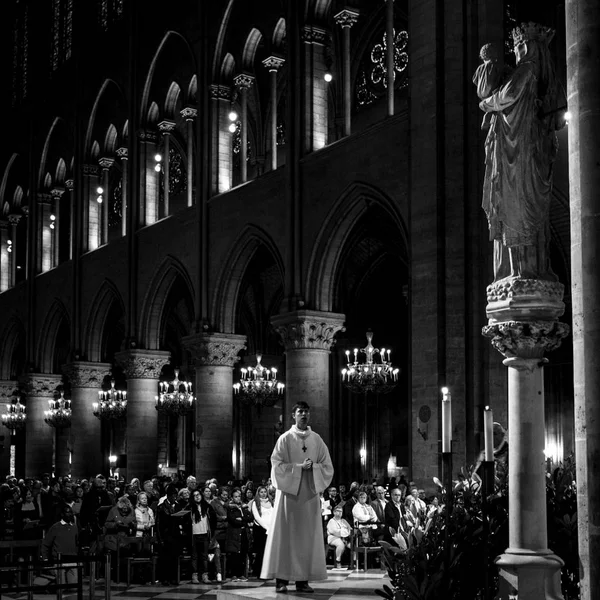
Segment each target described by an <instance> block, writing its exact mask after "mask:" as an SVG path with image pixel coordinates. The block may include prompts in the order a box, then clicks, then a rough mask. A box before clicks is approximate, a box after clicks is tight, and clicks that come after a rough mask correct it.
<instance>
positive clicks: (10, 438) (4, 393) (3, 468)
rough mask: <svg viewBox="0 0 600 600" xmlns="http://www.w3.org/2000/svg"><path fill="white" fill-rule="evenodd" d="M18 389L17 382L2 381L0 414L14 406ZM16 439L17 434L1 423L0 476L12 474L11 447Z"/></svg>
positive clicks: (0, 386)
mask: <svg viewBox="0 0 600 600" xmlns="http://www.w3.org/2000/svg"><path fill="white" fill-rule="evenodd" d="M17 388H18V382H17V381H13V380H11V379H0V414H2V415H4V414H6V412H7V405H8V404H12V402H13V397H14V392H15V391H16V390H17ZM25 414H27V413H25ZM16 437H17V433H14V434H13V432H12V431H11V430H10V429H8V428H7V427H4V426H3V425H2V423H0V476H2V475H8V473H9V472H10V451H11V446H12V445H13V444H15V442H16ZM15 462H16V461H15Z"/></svg>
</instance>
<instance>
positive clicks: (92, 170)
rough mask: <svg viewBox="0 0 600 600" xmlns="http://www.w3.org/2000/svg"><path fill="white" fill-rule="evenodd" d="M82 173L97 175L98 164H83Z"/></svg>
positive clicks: (98, 170)
mask: <svg viewBox="0 0 600 600" xmlns="http://www.w3.org/2000/svg"><path fill="white" fill-rule="evenodd" d="M83 174H84V175H92V176H96V177H98V175H100V167H99V166H98V165H90V164H85V165H83Z"/></svg>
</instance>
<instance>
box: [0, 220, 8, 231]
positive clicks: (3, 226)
mask: <svg viewBox="0 0 600 600" xmlns="http://www.w3.org/2000/svg"><path fill="white" fill-rule="evenodd" d="M0 229H1V230H2V231H8V221H5V220H4V219H0Z"/></svg>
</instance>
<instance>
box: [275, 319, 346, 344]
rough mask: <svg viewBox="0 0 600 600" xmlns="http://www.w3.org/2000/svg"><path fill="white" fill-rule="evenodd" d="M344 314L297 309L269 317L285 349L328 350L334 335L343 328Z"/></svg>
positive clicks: (333, 341) (332, 342) (333, 340)
mask: <svg viewBox="0 0 600 600" xmlns="http://www.w3.org/2000/svg"><path fill="white" fill-rule="evenodd" d="M345 319H346V317H345V315H342V314H339V313H330V312H319V311H311V310H297V311H293V312H290V313H287V314H284V315H278V316H276V317H273V318H272V319H271V323H272V325H273V327H274V328H275V330H276V331H277V332H278V333H279V335H280V336H281V339H282V340H283V345H284V346H285V349H286V350H299V349H301V348H304V349H308V348H311V349H318V350H327V351H330V350H331V348H332V347H333V346H334V345H335V339H334V336H335V334H336V333H337V332H338V331H343V330H344V321H345Z"/></svg>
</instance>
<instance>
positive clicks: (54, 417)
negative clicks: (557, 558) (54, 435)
mask: <svg viewBox="0 0 600 600" xmlns="http://www.w3.org/2000/svg"><path fill="white" fill-rule="evenodd" d="M44 421H46V423H47V424H48V425H50V427H55V428H56V429H67V428H68V427H71V401H70V400H67V399H65V393H64V392H61V393H60V398H58V400H48V410H46V411H44Z"/></svg>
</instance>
